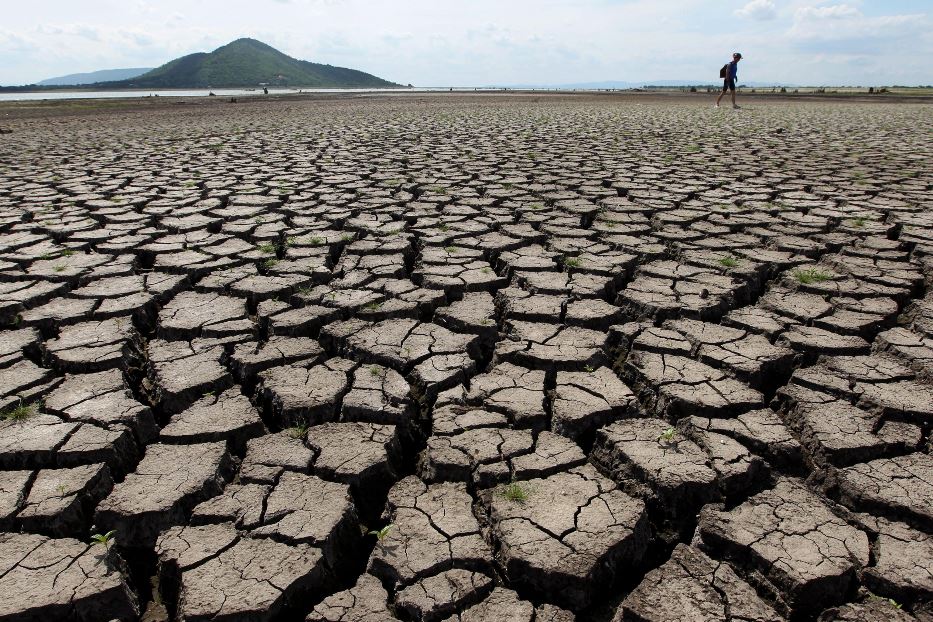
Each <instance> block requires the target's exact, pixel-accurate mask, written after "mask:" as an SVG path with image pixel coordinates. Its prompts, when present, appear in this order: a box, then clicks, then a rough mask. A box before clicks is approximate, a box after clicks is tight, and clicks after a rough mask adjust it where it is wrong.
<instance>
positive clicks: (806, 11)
mask: <svg viewBox="0 0 933 622" xmlns="http://www.w3.org/2000/svg"><path fill="white" fill-rule="evenodd" d="M861 16H862V12H861V11H859V10H858V9H857V8H855V7H854V6H849V5H848V4H835V5H832V6H805V7H801V8H799V9H797V11H796V13H795V18H796V19H797V20H807V19H845V18H848V17H861Z"/></svg>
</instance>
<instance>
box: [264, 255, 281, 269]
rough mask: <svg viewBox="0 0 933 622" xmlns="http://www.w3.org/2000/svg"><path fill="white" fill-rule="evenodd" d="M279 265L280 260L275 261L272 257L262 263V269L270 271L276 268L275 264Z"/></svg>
mask: <svg viewBox="0 0 933 622" xmlns="http://www.w3.org/2000/svg"><path fill="white" fill-rule="evenodd" d="M277 263H279V260H278V259H275V258H274V257H270V258H269V259H266V260H264V261H263V262H262V267H263V268H265V269H266V270H269V269H270V268H273V267H275V264H277Z"/></svg>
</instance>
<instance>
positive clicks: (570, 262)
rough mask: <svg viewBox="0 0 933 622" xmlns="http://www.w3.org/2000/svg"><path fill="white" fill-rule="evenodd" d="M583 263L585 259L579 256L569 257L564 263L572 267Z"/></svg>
mask: <svg viewBox="0 0 933 622" xmlns="http://www.w3.org/2000/svg"><path fill="white" fill-rule="evenodd" d="M581 263H583V260H582V259H580V258H579V257H568V258H567V259H565V260H564V265H565V266H569V267H571V268H579V267H580V264H581Z"/></svg>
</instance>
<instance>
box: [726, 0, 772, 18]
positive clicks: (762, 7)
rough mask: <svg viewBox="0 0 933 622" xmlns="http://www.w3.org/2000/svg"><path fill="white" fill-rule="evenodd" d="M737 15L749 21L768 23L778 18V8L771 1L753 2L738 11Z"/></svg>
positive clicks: (754, 0)
mask: <svg viewBox="0 0 933 622" xmlns="http://www.w3.org/2000/svg"><path fill="white" fill-rule="evenodd" d="M735 14H736V15H737V16H738V17H744V18H747V19H754V20H758V21H768V20H771V19H774V18H775V17H777V8H776V7H775V6H774V3H773V2H772V1H771V0H751V2H749V3H748V4H746V5H745V6H743V7H742V8H741V9H736V11H735Z"/></svg>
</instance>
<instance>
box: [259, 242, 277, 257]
mask: <svg viewBox="0 0 933 622" xmlns="http://www.w3.org/2000/svg"><path fill="white" fill-rule="evenodd" d="M256 248H257V249H258V250H259V252H260V253H265V254H267V255H271V254H273V253H275V244H272V243H271V242H266V243H265V244H260V245H259V246H257V247H256Z"/></svg>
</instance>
